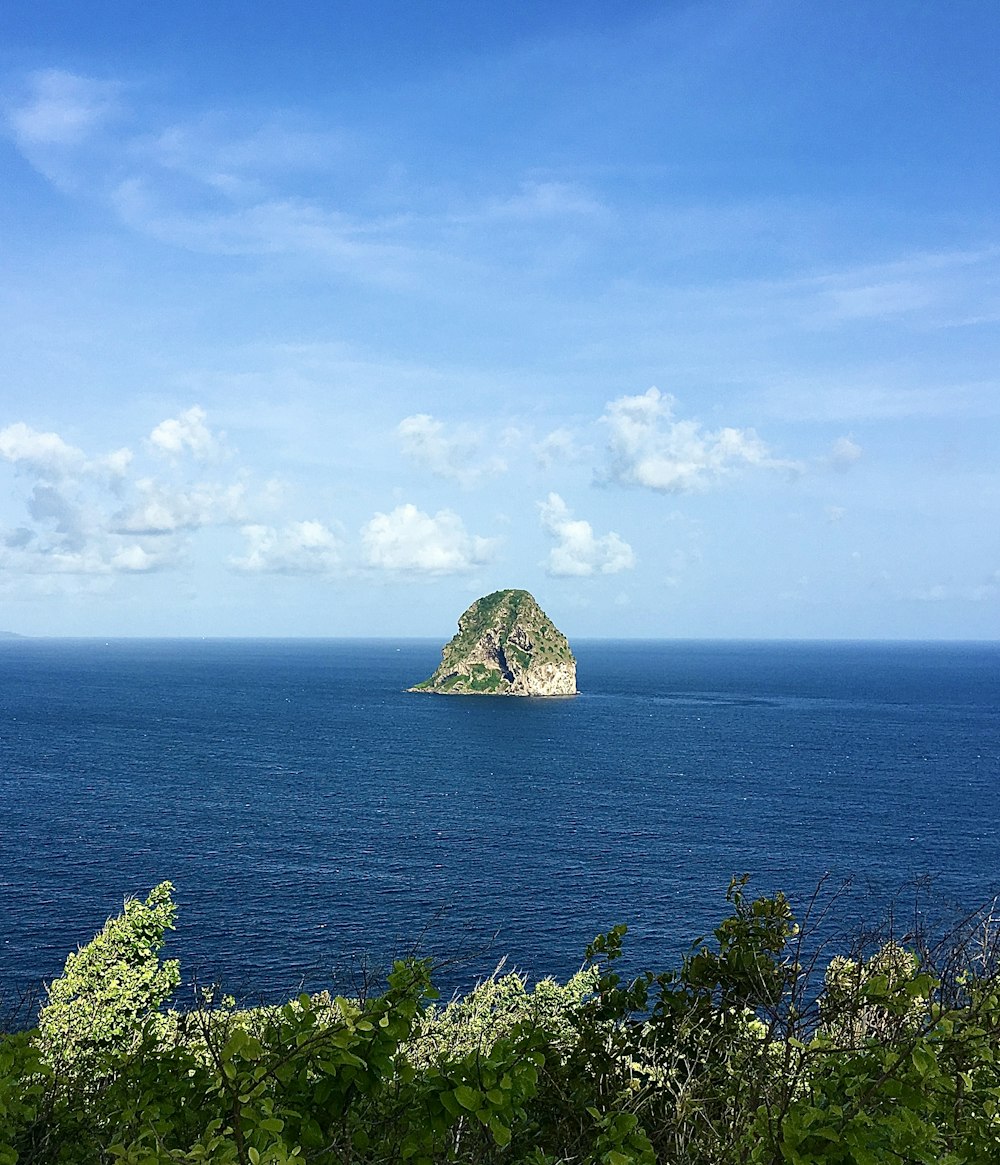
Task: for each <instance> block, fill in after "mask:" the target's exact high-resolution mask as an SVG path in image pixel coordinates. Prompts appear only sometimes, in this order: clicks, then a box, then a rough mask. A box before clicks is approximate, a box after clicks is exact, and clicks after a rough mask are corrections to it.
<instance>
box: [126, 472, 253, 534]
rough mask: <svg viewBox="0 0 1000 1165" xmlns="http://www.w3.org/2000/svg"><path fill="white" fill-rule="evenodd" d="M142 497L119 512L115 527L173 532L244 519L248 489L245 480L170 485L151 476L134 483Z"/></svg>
mask: <svg viewBox="0 0 1000 1165" xmlns="http://www.w3.org/2000/svg"><path fill="white" fill-rule="evenodd" d="M135 488H136V490H137V491H138V493H139V501H138V502H137V503H136V504H135V505H134V506H133V507H132V508H131V509H129V510H125V511H123V512H120V513H119V514H118V515H117V516H116V522H115V529H116V530H117V531H118V532H119V533H124V534H173V533H176V532H177V531H178V530H198V529H200V528H201V527H203V526H225V525H232V524H234V523H238V522H245V521H246V520H247V518H248V513H247V499H246V495H247V489H246V486H245V485H244V484H243V483H242V482H235V483H233V484H230V485H223V484H217V483H212V482H199V483H198V484H196V485H192V486H190V487H179V488H178V487H171V486H167V485H164V484H163V483H162V482H159V481H156V480H155V479H154V478H151V477H144V478H140V479H139V480H138V481H137V482H136V483H135Z"/></svg>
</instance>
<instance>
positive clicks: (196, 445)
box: [149, 405, 219, 460]
mask: <svg viewBox="0 0 1000 1165" xmlns="http://www.w3.org/2000/svg"><path fill="white" fill-rule="evenodd" d="M205 417H206V413H205V410H204V409H203V408H201V407H199V406H198V405H194V406H192V407H191V408H189V409H186V410H185V411H184V412H183V413H181V415H180V416H179V417H170V418H168V419H167V420H165V421H161V422H160V423H159V424H158V425H157V426H156V428H155V429H153V431H152V432H151V433H150V434H149V443H150V445H152V446H153V448H154V449H157V450H158V451H159V452H161V453H168V454H170V455H171V456H173V457H180V456H181V455H182V454H183V453H184V452H185V451H187V452H190V453H191V454H192V455H193V456H195V457H197V458H198V459H200V460H205V459H207V458H209V457H212V456H213V455H214V454H215V453H217V452H218V449H219V442H218V440H217V439H216V437H215V436H214V435H213V433H212V431H211V429H209V427H208V426H207V425H206V424H205Z"/></svg>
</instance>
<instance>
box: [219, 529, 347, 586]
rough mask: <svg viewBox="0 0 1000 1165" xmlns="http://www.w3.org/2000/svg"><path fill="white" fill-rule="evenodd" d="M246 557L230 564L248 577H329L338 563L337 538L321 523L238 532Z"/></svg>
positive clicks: (233, 560) (338, 543)
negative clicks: (313, 575)
mask: <svg viewBox="0 0 1000 1165" xmlns="http://www.w3.org/2000/svg"><path fill="white" fill-rule="evenodd" d="M242 533H243V536H244V538H246V541H247V551H246V554H244V555H242V556H241V557H233V558H231V559H230V560H229V561H230V564H231V565H232V566H234V567H235V568H236V569H237V570H241V571H245V572H246V573H248V574H331V573H332V572H333V571H334V570H335V569H336V568H337V566H338V565H339V563H340V546H341V543H340V539H339V538H338V537H337V536H336V534H334V533H333V531H332V530H330V529H329V528H328V527H327V526H325V525H324V524H323V523H322V522H311V521H310V522H292V523H290V524H289V525H288V526H285V527H284V528H283V529H281V530H278V529H275V527H274V526H262V525H251V526H244V527H243V530H242Z"/></svg>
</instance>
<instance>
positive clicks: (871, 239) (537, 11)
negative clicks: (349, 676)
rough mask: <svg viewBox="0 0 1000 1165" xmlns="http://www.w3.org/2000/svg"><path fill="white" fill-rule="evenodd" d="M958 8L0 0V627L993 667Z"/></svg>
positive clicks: (998, 513)
mask: <svg viewBox="0 0 1000 1165" xmlns="http://www.w3.org/2000/svg"><path fill="white" fill-rule="evenodd" d="M997 60H1000V6H998V5H997V4H996V2H995V0H962V2H960V3H957V4H942V3H940V2H939V0H926V2H925V0H839V2H838V3H837V4H813V3H807V2H804V0H724V2H721V0H720V2H717V0H659V2H658V3H653V2H651V0H631V2H630V3H628V4H611V3H607V2H606V0H601V2H597V0H574V2H573V3H569V2H566V3H564V2H562V0H546V2H542V3H540V2H539V0H507V2H505V3H504V4H492V5H487V4H474V3H473V4H470V3H468V0H423V2H422V3H420V4H412V3H406V2H404V0H391V2H390V0H337V2H336V3H328V4H317V3H315V0H309V2H308V3H305V2H302V0H284V2H283V3H282V4H281V5H276V4H273V3H267V4H263V3H258V2H257V0H240V2H238V3H237V2H236V0H213V3H211V4H205V3H204V2H203V0H198V2H197V3H195V2H193V0H174V3H172V4H170V5H154V4H137V3H135V2H134V0H127V2H126V0H88V3H86V4H80V3H79V2H78V0H7V2H6V3H5V4H4V5H3V7H2V9H0V256H2V258H0V312H2V320H3V326H2V328H0V631H9V632H14V633H17V634H23V635H44V636H106V637H110V636H389V637H402V636H443V637H447V636H448V635H450V634H451V632H452V631H453V629H454V624H455V620H456V619H457V617H458V615H459V614H460V613H461V611H462V610H463V609H464V608H465V607H466V606H467V605H468V604H469V603H470V602H472V600H473V599H475V598H476V597H478V596H479V595H482V594H485V593H487V592H489V591H492V590H496V589H498V588H501V587H524V588H526V589H528V590H530V591H531V592H532V593H533V594H534V595H535V596H536V598H537V599H538V600H539V602H540V603H541V605H542V606H543V608H544V609H545V610H546V611H547V613H548V614H549V615H550V616H551V617H552V619H553V620H554V621H555V623H556V624H557V626H559V627H560V629H561V630H563V631H564V632H565V633H566V634H567V635H569V637H570V639H571V641H572V639H573V637H574V636H580V637H648V638H692V637H693V638H766V639H770V638H859V639H867V638H874V639H896V638H901V639H996V638H998V637H1000V456H998V437H1000V362H998V355H1000V327H998V325H1000V278H998V277H1000V219H998V207H1000V189H998V186H1000V183H998V178H1000V151H998V146H1000V138H998V126H1000V92H998V90H1000V70H998V69H997V66H996V62H997Z"/></svg>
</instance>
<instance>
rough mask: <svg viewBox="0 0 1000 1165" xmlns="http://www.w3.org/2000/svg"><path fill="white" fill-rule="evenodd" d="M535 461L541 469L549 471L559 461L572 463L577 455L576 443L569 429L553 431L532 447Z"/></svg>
mask: <svg viewBox="0 0 1000 1165" xmlns="http://www.w3.org/2000/svg"><path fill="white" fill-rule="evenodd" d="M532 452H533V453H534V455H535V460H536V461H537V462H538V464H539V465H540V466H541V467H542V469H551V468H552V466H553V465H555V464H557V463H558V462H560V461H572V460H573V459H574V458H575V457H576V456H577V455H578V454H577V448H576V441H575V439H574V437H573V434H572V433H571V432H570V430H569V429H562V428H560V429H553V430H552V432H551V433H549V434H547V435H546V436H545V437H543V438H542V439H541V441H538V442H536V443H535V445H533V446H532Z"/></svg>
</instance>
